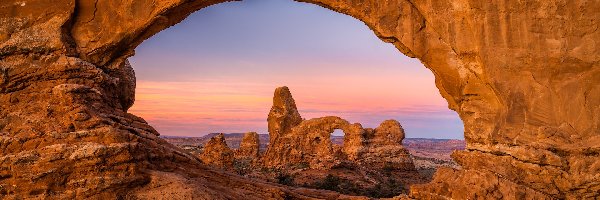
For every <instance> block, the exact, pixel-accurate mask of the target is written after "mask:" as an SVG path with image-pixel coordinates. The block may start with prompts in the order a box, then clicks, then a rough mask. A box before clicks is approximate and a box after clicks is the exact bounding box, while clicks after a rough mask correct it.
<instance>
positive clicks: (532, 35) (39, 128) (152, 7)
mask: <svg viewBox="0 0 600 200" xmlns="http://www.w3.org/2000/svg"><path fill="white" fill-rule="evenodd" d="M304 1H306V2H310V3H315V4H318V5H321V6H324V7H326V8H329V9H331V10H334V11H337V12H340V13H344V14H347V15H350V16H352V17H354V18H356V19H358V20H361V21H363V22H364V23H365V24H366V25H367V26H369V27H370V28H371V29H372V30H373V31H374V33H375V34H376V35H377V36H378V37H380V38H381V39H382V40H383V41H385V42H389V43H393V44H394V45H395V46H396V47H397V48H398V49H399V50H400V51H401V52H402V53H404V54H406V55H408V56H411V57H415V58H418V59H419V60H421V61H422V62H423V64H424V65H425V66H426V67H427V68H429V69H430V70H431V71H432V73H433V74H434V75H435V77H436V85H437V87H438V88H439V91H440V94H441V95H442V96H443V97H444V98H445V99H446V100H447V101H448V106H449V108H451V109H453V110H455V111H456V112H458V114H459V116H460V117H461V119H462V120H463V122H464V126H465V139H466V140H467V149H466V150H465V151H461V152H457V153H455V154H454V158H455V159H456V161H457V162H458V163H460V164H461V165H462V166H463V169H462V170H440V172H439V173H438V174H437V175H436V176H435V180H434V181H433V182H432V183H430V184H428V185H422V186H417V187H413V188H412V190H411V195H413V196H415V197H420V198H429V197H436V196H446V197H452V198H457V199H466V198H481V197H489V198H498V199H499V198H510V197H512V196H510V195H509V194H508V193H510V194H511V195H513V194H517V197H518V198H527V197H534V198H535V197H544V198H569V199H582V198H592V197H596V198H597V197H598V195H599V194H598V192H597V191H600V185H599V184H598V183H599V182H600V159H599V158H600V115H598V113H600V31H598V30H599V29H600V27H599V26H600V25H599V23H600V22H599V20H598V19H600V12H598V11H599V10H600V2H598V1H593V0H592V1H589V0H526V1H514V0H490V1H475V0H452V1H450V0H438V1H431V0H388V1H381V0H304ZM220 2H223V1H220V0H214V1H212V0H206V1H185V0H163V1H149V0H136V1H121V0H119V1H117V0H105V1H91V0H77V1H76V0H19V1H16V0H6V1H1V2H0V22H1V23H0V136H1V138H0V152H2V154H1V157H0V186H2V187H0V195H13V196H15V195H17V196H18V195H21V196H36V195H49V196H52V195H54V197H64V198H71V197H74V195H75V196H77V197H88V196H92V197H93V196H95V197H98V196H107V197H114V195H127V194H128V193H131V191H129V190H127V191H124V190H123V189H122V188H123V187H141V185H144V184H148V183H150V184H153V183H154V182H152V180H153V179H151V177H153V176H154V175H155V174H156V173H154V172H156V171H152V170H156V169H161V168H163V167H166V166H170V167H172V168H177V167H175V166H178V167H181V166H187V165H185V164H181V163H182V162H183V163H186V162H193V163H196V162H198V161H194V160H193V158H188V157H187V156H186V155H185V154H180V152H179V150H177V149H175V148H173V147H172V146H170V145H168V144H167V143H166V142H164V141H163V140H162V139H159V138H157V137H156V136H157V133H156V131H154V129H152V127H150V126H148V125H147V124H146V123H145V122H144V121H143V120H142V119H140V118H138V117H135V116H132V115H130V114H127V113H126V110H127V108H129V107H130V106H131V104H132V102H133V99H134V88H135V77H134V75H133V71H132V70H131V67H130V66H129V64H128V62H127V61H126V59H127V57H129V56H131V55H132V54H133V49H134V48H135V47H136V46H137V45H139V44H140V43H141V42H142V41H143V40H144V39H147V38H148V37H151V36H152V35H154V34H155V33H157V32H158V31H160V30H163V29H165V28H168V27H169V26H171V25H174V24H176V23H178V22H179V21H181V20H182V19H184V18H185V17H186V16H187V15H189V14H190V13H192V12H194V11H196V10H199V9H202V8H204V7H206V6H209V5H212V4H216V3H220ZM107 157H110V158H111V159H106V158H107ZM77 159H84V160H83V161H81V160H79V161H75V160H77ZM166 163H170V164H166ZM194 166H196V164H194ZM148 171H152V173H149V172H148ZM198 173H200V172H198ZM181 176H184V175H181ZM185 176H187V175H185ZM232 179H235V178H232ZM457 180H459V181H457ZM215 181H218V180H215ZM471 183H475V184H476V185H478V187H469V186H467V185H469V184H471ZM17 186H18V187H17ZM440 188H442V189H440ZM157 190H158V189H157ZM249 190H251V191H255V190H253V189H249ZM265 190H267V189H264V187H259V189H257V190H256V191H265ZM50 191H51V192H50ZM493 191H500V192H493ZM231 192H232V195H230V196H229V197H231V198H233V197H235V196H233V195H234V194H235V192H236V191H231ZM237 192H240V193H241V194H245V193H244V192H242V191H237ZM209 193H210V192H204V193H203V194H209ZM283 193H285V192H283ZM190 194H197V193H190ZM210 194H211V195H215V196H219V195H223V194H222V193H218V192H217V193H210ZM256 194H257V195H258V194H265V193H260V192H256ZM280 194H281V193H280ZM290 194H291V193H290Z"/></svg>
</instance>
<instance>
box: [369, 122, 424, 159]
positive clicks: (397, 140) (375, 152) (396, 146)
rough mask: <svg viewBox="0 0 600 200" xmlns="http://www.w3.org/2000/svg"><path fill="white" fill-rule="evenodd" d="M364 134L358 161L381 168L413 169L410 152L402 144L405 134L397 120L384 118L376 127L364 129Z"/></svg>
mask: <svg viewBox="0 0 600 200" xmlns="http://www.w3.org/2000/svg"><path fill="white" fill-rule="evenodd" d="M365 136H366V137H365V139H364V141H365V143H366V144H365V146H364V147H363V148H362V149H363V152H361V154H360V155H359V156H358V159H357V160H358V161H359V162H361V163H364V164H365V165H369V166H372V167H378V168H382V169H383V168H386V169H401V170H414V169H415V166H414V164H413V161H412V159H411V158H410V153H409V152H408V150H407V149H405V148H404V147H403V146H402V140H404V136H405V134H404V129H403V128H402V126H401V125H400V123H398V121H396V120H386V121H384V122H382V123H381V125H379V127H377V128H376V129H366V130H365Z"/></svg>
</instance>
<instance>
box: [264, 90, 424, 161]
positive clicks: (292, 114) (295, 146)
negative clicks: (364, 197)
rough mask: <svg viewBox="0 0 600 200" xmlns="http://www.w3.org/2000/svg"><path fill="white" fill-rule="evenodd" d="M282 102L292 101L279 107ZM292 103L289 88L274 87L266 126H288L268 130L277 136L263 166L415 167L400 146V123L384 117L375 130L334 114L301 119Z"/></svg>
mask: <svg viewBox="0 0 600 200" xmlns="http://www.w3.org/2000/svg"><path fill="white" fill-rule="evenodd" d="M282 102H291V103H287V104H286V106H281V105H282ZM294 102H295V101H294V99H293V97H292V95H291V92H290V91H289V88H287V87H280V88H277V89H275V93H274V96H273V108H271V112H270V113H269V118H268V122H269V127H281V126H280V125H281V124H286V125H287V126H286V127H287V129H279V128H274V129H270V131H271V130H272V131H273V132H269V136H270V137H271V138H273V137H275V138H277V139H275V140H273V139H271V140H272V142H271V143H270V144H269V146H268V148H267V151H266V153H265V155H264V156H263V159H262V162H263V164H264V165H265V166H267V167H276V168H277V167H289V166H291V165H298V164H299V163H306V164H308V165H309V166H310V168H312V169H330V168H332V167H334V166H336V165H339V164H341V163H342V162H343V161H346V160H347V161H357V162H360V163H364V164H367V165H372V166H379V167H380V168H383V167H384V166H386V165H387V166H393V167H395V168H397V169H403V170H414V169H415V167H414V165H413V163H412V160H411V159H410V154H409V153H408V151H407V150H406V149H404V147H403V146H402V140H403V139H404V129H402V126H401V125H400V123H399V122H397V121H395V120H387V121H384V122H383V123H381V125H380V126H379V127H378V128H376V129H370V128H367V129H363V127H362V125H360V124H359V123H355V124H350V123H349V122H348V121H346V120H344V119H342V118H340V117H336V116H328V117H321V118H315V119H309V120H302V118H301V117H300V114H299V113H298V111H297V110H298V109H297V107H296V105H295V103H294ZM273 116H277V117H273ZM298 119H300V121H298ZM298 122H299V123H298ZM292 124H297V125H295V126H293V125H292ZM335 129H341V130H342V131H344V145H343V147H342V148H339V149H338V148H336V145H334V144H333V143H332V142H331V134H332V133H333V132H334V130H335Z"/></svg>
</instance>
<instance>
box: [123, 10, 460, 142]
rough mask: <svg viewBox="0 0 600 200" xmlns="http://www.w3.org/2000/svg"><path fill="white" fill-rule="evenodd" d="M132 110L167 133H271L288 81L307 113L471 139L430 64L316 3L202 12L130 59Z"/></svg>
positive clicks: (425, 135) (417, 134)
mask: <svg viewBox="0 0 600 200" xmlns="http://www.w3.org/2000/svg"><path fill="white" fill-rule="evenodd" d="M130 61H131V63H132V65H133V67H134V69H135V72H136V77H137V90H136V102H135V105H134V106H133V107H132V108H131V109H130V112H131V113H133V114H136V115H138V116H141V117H143V118H144V119H146V120H147V121H148V122H149V123H150V124H151V125H153V126H154V127H155V128H156V129H157V130H158V131H159V132H160V133H161V134H162V135H170V136H202V135H205V134H208V133H212V132H224V133H234V132H248V131H256V132H259V133H265V134H266V133H267V121H266V120H267V115H268V113H269V109H270V107H271V103H272V97H273V91H274V89H275V88H276V87H279V86H284V85H285V86H288V87H289V88H290V90H291V91H292V94H293V96H294V98H295V100H296V104H297V106H298V108H299V110H300V114H301V115H302V116H303V117H304V118H306V119H309V118H314V117H322V116H328V115H336V116H340V117H342V118H345V119H347V120H348V121H350V122H351V123H354V122H358V123H361V124H362V125H363V126H364V127H373V128H374V127H377V126H378V125H379V123H380V122H382V121H383V120H386V119H396V120H398V121H400V123H401V124H402V126H403V127H404V128H405V130H406V133H407V137H413V138H414V137H420V138H458V139H462V138H463V135H462V133H463V127H462V122H461V121H460V119H459V118H458V115H457V114H456V113H455V112H454V111H451V110H449V109H448V108H447V103H446V101H445V100H444V99H443V98H442V97H441V95H440V94H439V92H438V90H437V89H436V88H435V85H434V78H433V75H432V73H431V72H430V71H429V70H428V69H426V68H425V67H423V65H422V64H421V63H420V62H419V61H418V60H416V59H412V58H408V57H406V56H404V55H402V53H400V52H399V51H398V50H396V49H395V48H394V47H393V45H391V44H387V43H384V42H382V41H381V40H379V39H378V38H377V37H376V36H375V35H374V34H373V32H372V31H371V30H369V29H368V27H367V26H366V25H364V23H362V22H360V21H358V20H356V19H354V18H352V17H349V16H346V15H343V14H339V13H335V12H333V11H330V10H327V9H325V8H321V7H318V6H315V5H312V4H305V3H298V2H293V1H291V0H289V1H288V0H246V1H243V2H230V3H222V4H218V5H215V6H211V7H208V8H206V9H203V10H201V11H198V12H196V13H194V14H192V15H191V16H190V17H188V18H187V19H186V20H185V21H183V22H182V23H180V24H177V25H175V26H173V27H171V28H169V29H167V30H164V31H162V32H160V33H159V34H157V35H156V36H154V37H152V38H150V39H149V40H147V41H145V42H144V43H143V44H142V45H141V46H139V47H138V48H137V49H136V55H135V56H134V57H132V58H131V59H130Z"/></svg>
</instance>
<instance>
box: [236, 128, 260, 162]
mask: <svg viewBox="0 0 600 200" xmlns="http://www.w3.org/2000/svg"><path fill="white" fill-rule="evenodd" d="M259 156H260V139H259V138H258V133H256V132H248V133H245V134H244V137H243V138H242V141H241V142H240V148H238V149H237V150H236V151H235V157H236V158H237V159H253V160H258V158H259Z"/></svg>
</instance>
